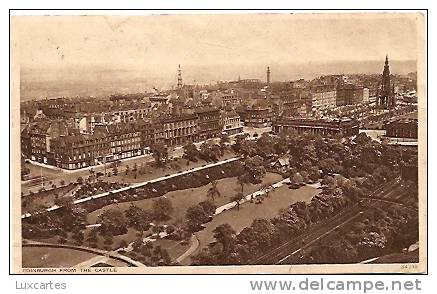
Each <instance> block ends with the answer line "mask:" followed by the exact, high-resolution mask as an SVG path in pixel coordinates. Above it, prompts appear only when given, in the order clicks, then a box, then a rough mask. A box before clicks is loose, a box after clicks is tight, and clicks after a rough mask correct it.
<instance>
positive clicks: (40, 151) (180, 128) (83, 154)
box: [21, 107, 243, 169]
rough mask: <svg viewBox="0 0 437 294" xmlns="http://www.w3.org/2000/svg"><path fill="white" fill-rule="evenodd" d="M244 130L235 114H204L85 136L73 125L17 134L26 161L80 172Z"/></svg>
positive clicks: (42, 125)
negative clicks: (158, 147) (162, 147)
mask: <svg viewBox="0 0 437 294" xmlns="http://www.w3.org/2000/svg"><path fill="white" fill-rule="evenodd" d="M242 129H243V127H242V125H241V123H240V117H239V115H238V114H237V113H235V112H221V111H220V110H219V109H217V108H207V107H206V108H202V109H198V110H196V112H194V113H192V114H179V115H171V116H165V117H160V118H158V119H156V120H153V121H146V120H142V119H138V120H134V121H129V122H120V123H113V122H111V123H106V122H100V123H96V124H94V125H93V127H92V128H89V132H84V131H83V129H80V128H79V125H78V124H77V123H76V122H74V121H72V120H68V121H66V120H41V121H35V122H32V123H29V124H27V125H26V126H25V127H24V128H23V130H22V132H21V150H22V155H23V157H24V158H28V159H31V160H34V161H37V162H41V163H45V164H49V165H53V166H57V167H60V168H64V169H78V168H83V167H87V166H93V165H98V164H101V163H104V162H110V161H116V160H120V159H124V158H129V157H133V156H139V155H143V154H148V153H150V148H151V146H152V145H153V144H156V143H161V144H164V145H166V146H178V145H179V146H180V145H184V144H186V143H188V142H197V141H204V140H207V139H209V138H214V137H218V136H219V135H220V134H222V133H226V134H229V135H231V134H237V133H240V132H242V131H243V130H242Z"/></svg>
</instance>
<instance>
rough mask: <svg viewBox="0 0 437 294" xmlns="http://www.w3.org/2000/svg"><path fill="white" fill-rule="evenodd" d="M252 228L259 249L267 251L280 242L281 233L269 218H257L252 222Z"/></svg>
mask: <svg viewBox="0 0 437 294" xmlns="http://www.w3.org/2000/svg"><path fill="white" fill-rule="evenodd" d="M251 228H252V229H253V232H254V235H255V237H256V246H257V248H256V249H258V250H259V251H261V252H266V251H267V250H269V249H270V248H272V247H274V246H275V245H276V244H278V242H279V233H278V232H277V230H276V227H275V226H274V225H273V224H272V223H271V222H270V221H269V220H266V219H255V220H254V221H253V222H252V225H251Z"/></svg>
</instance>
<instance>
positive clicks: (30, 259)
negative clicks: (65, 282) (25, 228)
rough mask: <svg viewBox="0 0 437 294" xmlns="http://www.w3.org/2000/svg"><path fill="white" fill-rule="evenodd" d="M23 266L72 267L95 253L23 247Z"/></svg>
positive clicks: (66, 249)
mask: <svg viewBox="0 0 437 294" xmlns="http://www.w3.org/2000/svg"><path fill="white" fill-rule="evenodd" d="M22 253H23V267H29V268H31V267H59V268H63V267H72V266H75V265H76V264H78V263H81V262H84V261H86V260H88V259H90V258H93V257H95V256H98V255H97V254H93V253H89V252H84V251H81V250H74V249H68V248H49V247H23V250H22Z"/></svg>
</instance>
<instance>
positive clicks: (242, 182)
mask: <svg viewBox="0 0 437 294" xmlns="http://www.w3.org/2000/svg"><path fill="white" fill-rule="evenodd" d="M237 182H238V185H239V186H240V193H241V194H243V193H244V186H246V185H247V184H249V182H248V178H247V176H246V175H245V174H243V175H239V176H238V177H237Z"/></svg>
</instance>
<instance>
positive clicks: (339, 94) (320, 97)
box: [311, 83, 369, 111]
mask: <svg viewBox="0 0 437 294" xmlns="http://www.w3.org/2000/svg"><path fill="white" fill-rule="evenodd" d="M368 102H369V89H368V88H365V87H363V86H358V85H355V84H352V83H341V84H339V85H337V86H335V85H317V86H314V87H312V89H311V105H312V109H313V110H314V111H317V110H326V109H332V108H335V107H338V106H344V105H356V104H360V103H368Z"/></svg>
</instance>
